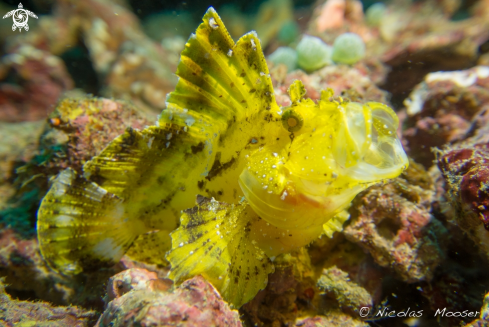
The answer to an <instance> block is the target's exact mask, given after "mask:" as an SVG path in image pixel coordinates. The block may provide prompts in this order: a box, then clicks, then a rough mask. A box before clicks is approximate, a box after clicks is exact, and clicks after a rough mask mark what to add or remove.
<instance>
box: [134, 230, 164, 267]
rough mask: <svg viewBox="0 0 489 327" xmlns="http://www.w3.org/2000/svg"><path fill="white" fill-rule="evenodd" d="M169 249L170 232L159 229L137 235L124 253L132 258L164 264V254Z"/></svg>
mask: <svg viewBox="0 0 489 327" xmlns="http://www.w3.org/2000/svg"><path fill="white" fill-rule="evenodd" d="M170 249H171V238H170V232H169V231H167V230H160V231H154V232H149V233H145V234H141V235H139V237H138V238H137V239H136V240H135V241H134V243H133V244H132V246H131V247H130V248H129V250H128V251H127V252H126V255H127V256H128V257H130V258H131V259H134V260H138V261H142V262H145V263H150V264H156V265H161V266H166V265H168V261H166V259H165V255H166V252H168V250H170Z"/></svg>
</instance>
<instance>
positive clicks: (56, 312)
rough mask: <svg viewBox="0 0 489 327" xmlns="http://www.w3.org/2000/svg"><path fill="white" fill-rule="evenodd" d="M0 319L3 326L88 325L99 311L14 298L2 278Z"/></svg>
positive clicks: (74, 326)
mask: <svg viewBox="0 0 489 327" xmlns="http://www.w3.org/2000/svg"><path fill="white" fill-rule="evenodd" d="M0 308H1V310H0V321H2V322H3V323H5V325H4V324H3V323H2V326H25V327H27V326H38V327H64V326H73V327H88V326H92V325H93V323H94V322H95V321H96V315H97V313H96V312H95V311H92V310H86V309H82V308H79V307H76V306H71V305H70V306H68V307H55V306H52V305H51V304H49V303H46V302H38V301H36V302H29V301H19V300H13V299H12V298H11V297H10V296H9V295H8V294H7V293H5V286H4V284H3V281H2V280H1V279H0Z"/></svg>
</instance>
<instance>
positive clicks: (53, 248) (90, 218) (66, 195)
mask: <svg viewBox="0 0 489 327" xmlns="http://www.w3.org/2000/svg"><path fill="white" fill-rule="evenodd" d="M38 216H39V219H38V223H37V230H38V238H39V245H40V249H41V253H42V254H43V257H44V258H45V259H46V261H47V262H48V263H49V265H50V266H51V267H53V268H54V269H56V270H59V271H60V272H62V273H65V274H69V273H78V272H80V271H81V270H82V269H83V268H98V267H99V266H100V264H105V265H107V264H114V263H116V262H117V261H118V260H119V259H120V258H121V257H122V255H123V254H124V252H125V251H126V250H127V248H128V247H129V246H130V245H131V244H132V242H133V241H134V239H135V238H136V237H137V235H138V231H139V232H140V231H141V226H138V225H139V224H138V223H137V222H136V221H134V222H132V224H131V223H130V225H131V226H128V224H127V222H125V221H124V220H123V217H122V216H123V210H122V201H121V199H119V198H118V197H117V196H115V195H113V194H110V193H108V192H107V191H105V190H104V189H102V188H100V187H98V186H97V185H96V184H95V183H91V182H87V181H86V180H85V179H83V178H81V177H79V176H77V174H76V172H74V171H73V170H71V169H66V170H64V171H63V172H61V173H60V174H59V175H58V177H57V178H56V180H55V181H54V184H53V186H52V188H51V190H50V191H49V193H48V194H47V195H46V197H45V198H44V200H43V202H42V204H41V206H40V208H39V214H38Z"/></svg>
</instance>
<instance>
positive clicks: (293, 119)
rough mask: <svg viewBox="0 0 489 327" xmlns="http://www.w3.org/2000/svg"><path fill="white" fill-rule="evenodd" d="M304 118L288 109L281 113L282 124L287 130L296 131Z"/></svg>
mask: <svg viewBox="0 0 489 327" xmlns="http://www.w3.org/2000/svg"><path fill="white" fill-rule="evenodd" d="M303 124H304V120H303V119H302V116H301V115H299V114H298V113H297V112H296V111H294V110H292V109H289V110H287V111H285V112H284V114H283V115H282V125H284V127H285V129H286V130H288V131H289V132H297V131H299V130H300V129H301V128H302V125H303Z"/></svg>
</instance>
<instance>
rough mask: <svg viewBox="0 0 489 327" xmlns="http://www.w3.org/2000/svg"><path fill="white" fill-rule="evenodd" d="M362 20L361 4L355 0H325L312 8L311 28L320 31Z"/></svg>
mask: <svg viewBox="0 0 489 327" xmlns="http://www.w3.org/2000/svg"><path fill="white" fill-rule="evenodd" d="M362 20H363V5H362V2H360V1H357V0H327V1H325V2H324V4H321V5H319V6H318V7H316V9H315V10H314V17H313V19H312V20H311V23H310V26H311V29H313V30H315V31H316V32H319V33H322V32H325V31H328V32H329V31H330V30H333V29H338V28H341V27H343V26H344V25H345V24H346V23H347V22H348V23H357V22H361V21H362Z"/></svg>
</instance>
